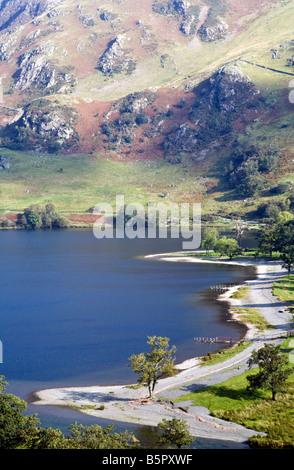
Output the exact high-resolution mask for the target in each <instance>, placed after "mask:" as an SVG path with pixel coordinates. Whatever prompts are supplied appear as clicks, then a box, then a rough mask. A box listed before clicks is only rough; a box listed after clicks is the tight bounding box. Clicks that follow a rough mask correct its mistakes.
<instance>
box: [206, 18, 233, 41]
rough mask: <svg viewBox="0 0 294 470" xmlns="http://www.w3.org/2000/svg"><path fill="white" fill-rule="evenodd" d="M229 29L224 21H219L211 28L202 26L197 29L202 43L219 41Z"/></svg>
mask: <svg viewBox="0 0 294 470" xmlns="http://www.w3.org/2000/svg"><path fill="white" fill-rule="evenodd" d="M228 30H229V27H228V25H227V23H226V22H225V21H224V20H221V21H219V22H218V23H216V24H215V25H213V26H205V24H204V25H202V26H201V28H200V29H199V34H200V37H201V39H202V41H204V42H213V41H217V40H219V39H224V38H225V37H226V36H227V34H228V32H229V31H228Z"/></svg>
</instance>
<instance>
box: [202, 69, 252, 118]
mask: <svg viewBox="0 0 294 470" xmlns="http://www.w3.org/2000/svg"><path fill="white" fill-rule="evenodd" d="M256 94H258V90H257V89H256V88H255V87H254V84H253V83H252V81H251V80H250V78H249V77H248V76H247V75H245V74H244V73H243V72H242V71H241V70H240V69H239V68H238V67H236V66H235V65H228V66H225V67H221V68H220V69H219V70H218V71H217V72H216V73H215V74H214V75H213V77H212V78H211V79H210V93H209V103H210V106H212V107H216V108H217V109H218V110H219V111H220V112H221V113H229V112H232V111H233V112H235V113H236V111H238V110H242V109H244V108H246V107H247V106H248V105H249V103H250V102H252V100H254V98H255V96H256Z"/></svg>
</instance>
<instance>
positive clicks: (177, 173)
mask: <svg viewBox="0 0 294 470" xmlns="http://www.w3.org/2000/svg"><path fill="white" fill-rule="evenodd" d="M1 154H4V155H8V156H9V158H10V161H11V168H10V170H8V171H7V170H5V171H4V170H3V171H1V172H0V197H1V202H0V208H1V209H2V210H16V211H18V210H22V209H23V208H25V207H28V205H30V204H35V203H39V204H44V203H47V202H49V201H50V202H52V203H53V204H54V205H55V207H56V209H57V210H58V211H85V210H87V209H89V208H90V207H93V206H94V205H96V204H98V203H99V202H108V203H110V204H112V205H113V204H114V203H115V198H116V195H124V196H125V202H126V203H130V202H138V203H142V204H143V205H144V206H146V205H147V203H148V202H160V201H162V200H163V201H164V202H171V201H172V202H178V203H180V202H192V201H193V202H199V199H200V200H201V194H202V192H203V191H204V188H203V186H202V184H201V180H199V177H198V176H197V175H196V174H195V173H193V172H189V171H187V169H186V168H182V167H179V166H174V165H171V164H169V163H166V162H165V161H164V160H160V161H134V162H128V163H126V162H123V161H117V160H112V159H110V158H109V159H108V158H100V157H99V156H88V155H70V156H69V155H50V154H36V153H20V152H14V151H10V150H7V149H1ZM164 193H167V196H166V197H165V198H164V199H162V198H161V197H160V195H162V194H164Z"/></svg>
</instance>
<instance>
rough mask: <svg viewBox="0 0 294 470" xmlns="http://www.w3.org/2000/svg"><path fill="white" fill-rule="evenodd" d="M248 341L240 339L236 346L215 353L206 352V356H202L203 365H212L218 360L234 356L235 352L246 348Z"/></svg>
mask: <svg viewBox="0 0 294 470" xmlns="http://www.w3.org/2000/svg"><path fill="white" fill-rule="evenodd" d="M249 344H250V343H246V342H243V341H241V342H240V343H239V344H238V345H237V346H234V347H233V348H225V349H221V350H220V351H218V352H216V353H208V354H207V355H206V356H203V358H202V360H203V363H202V365H203V366H212V365H214V364H218V363H220V362H224V361H226V360H227V359H230V358H231V357H234V356H235V355H236V354H239V353H240V352H242V351H244V349H246V348H248V346H249Z"/></svg>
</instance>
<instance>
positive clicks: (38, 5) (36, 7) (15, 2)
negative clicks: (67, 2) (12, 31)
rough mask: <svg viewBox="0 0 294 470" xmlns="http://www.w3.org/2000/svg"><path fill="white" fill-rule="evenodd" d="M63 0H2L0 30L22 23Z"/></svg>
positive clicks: (0, 2) (0, 4) (0, 5)
mask: <svg viewBox="0 0 294 470" xmlns="http://www.w3.org/2000/svg"><path fill="white" fill-rule="evenodd" d="M63 1H64V0H2V1H0V31H1V30H3V29H5V28H13V27H15V26H18V25H23V24H26V23H28V22H29V21H31V20H33V19H34V18H36V17H37V16H39V15H41V14H42V13H44V12H45V11H47V10H50V9H51V8H54V7H56V6H57V5H58V4H60V3H62V2H63Z"/></svg>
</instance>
